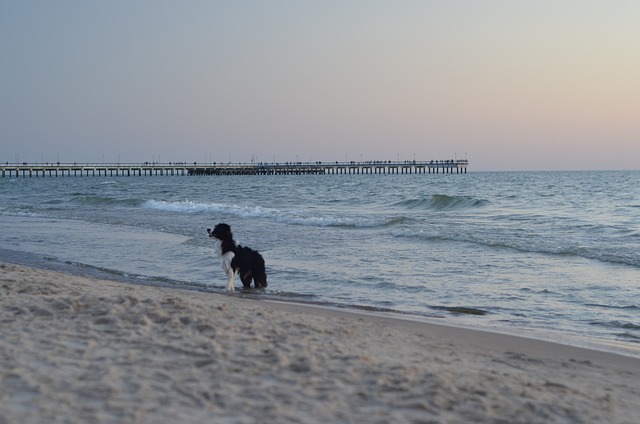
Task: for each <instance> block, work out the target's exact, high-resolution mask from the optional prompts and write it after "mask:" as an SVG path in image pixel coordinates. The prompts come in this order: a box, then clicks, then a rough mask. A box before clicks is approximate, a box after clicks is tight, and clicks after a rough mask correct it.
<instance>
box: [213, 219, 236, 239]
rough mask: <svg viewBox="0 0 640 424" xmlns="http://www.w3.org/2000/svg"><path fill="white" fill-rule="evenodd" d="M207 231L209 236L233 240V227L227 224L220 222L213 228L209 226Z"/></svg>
mask: <svg viewBox="0 0 640 424" xmlns="http://www.w3.org/2000/svg"><path fill="white" fill-rule="evenodd" d="M207 233H208V234H209V237H215V238H217V239H218V240H221V241H225V240H233V235H232V234H231V227H230V226H228V225H227V224H223V223H220V224H218V225H216V226H215V227H213V230H212V229H211V228H207Z"/></svg>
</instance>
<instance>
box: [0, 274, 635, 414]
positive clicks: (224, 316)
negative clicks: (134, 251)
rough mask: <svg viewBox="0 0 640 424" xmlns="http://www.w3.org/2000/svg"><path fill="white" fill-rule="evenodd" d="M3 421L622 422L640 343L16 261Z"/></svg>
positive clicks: (7, 306)
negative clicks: (624, 345) (629, 351)
mask: <svg viewBox="0 0 640 424" xmlns="http://www.w3.org/2000/svg"><path fill="white" fill-rule="evenodd" d="M0 271H1V272H0V274H1V277H0V293H2V296H1V297H0V303H1V305H0V314H1V316H0V319H1V320H2V327H1V328H2V330H0V332H1V334H2V338H1V339H0V346H1V349H0V355H1V359H2V364H3V366H2V369H1V374H0V377H1V380H2V385H1V386H0V424H5V423H7V424H8V423H12V422H35V423H37V422H54V423H57V422H60V423H63V422H158V421H165V422H166V421H177V420H180V421H182V422H185V423H191V422H194V423H195V422H203V421H215V422H242V423H244V422H247V423H252V422H301V423H315V422H364V421H367V422H381V423H382V422H425V421H429V420H431V421H436V422H487V423H489V422H491V423H494V422H540V423H542V422H545V423H546V422H612V423H632V422H635V420H636V419H637V416H638V415H640V378H639V377H640V359H638V358H633V357H629V356H623V355H618V354H615V353H609V352H603V351H599V350H591V349H585V348H582V347H575V346H568V345H563V344H557V343H553V342H549V341H543V340H536V339H529V338H525V337H519V336H513V335H506V334H502V333H494V332H488V331H483V330H476V329H470V328H464V327H455V326H449V325H446V324H438V323H430V322H429V323H428V322H423V321H417V320H416V321H414V320H403V319H398V318H395V317H388V316H383V315H381V314H372V313H365V312H359V311H347V310H340V309H333V308H327V307H322V306H314V305H304V304H296V303H288V302H277V301H265V300H259V299H246V298H242V297H239V296H234V295H230V296H224V295H219V294H212V293H203V292H195V291H187V290H177V289H173V288H161V287H154V286H145V285H133V284H127V283H122V282H117V281H113V280H99V279H95V278H88V277H82V276H76V275H71V274H64V273H60V272H56V271H46V270H41V269H35V268H29V267H26V266H22V265H14V264H8V263H1V262H0Z"/></svg>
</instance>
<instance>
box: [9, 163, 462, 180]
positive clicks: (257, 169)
mask: <svg viewBox="0 0 640 424" xmlns="http://www.w3.org/2000/svg"><path fill="white" fill-rule="evenodd" d="M468 165H469V161H468V160H466V159H457V160H454V159H451V160H431V161H365V162H354V161H352V162H338V161H336V162H280V163H278V162H272V163H269V162H264V163H263V162H260V163H254V162H251V163H220V162H211V163H198V162H167V163H156V162H144V163H100V164H98V163H26V162H23V163H8V162H6V163H4V164H1V165H0V173H1V174H2V177H58V176H61V177H65V176H69V177H74V176H80V177H82V176H150V175H309V174H313V175H327V174H438V173H443V174H466V173H467V166H468Z"/></svg>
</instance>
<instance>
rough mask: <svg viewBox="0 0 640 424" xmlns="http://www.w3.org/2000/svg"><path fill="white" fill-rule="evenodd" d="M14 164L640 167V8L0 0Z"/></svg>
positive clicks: (3, 107)
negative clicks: (440, 162)
mask: <svg viewBox="0 0 640 424" xmlns="http://www.w3.org/2000/svg"><path fill="white" fill-rule="evenodd" d="M0 63H1V66H0V161H2V162H5V161H9V162H14V161H16V160H19V161H20V162H23V161H29V162H36V161H37V162H40V161H41V160H44V161H49V162H55V161H57V160H59V161H61V162H74V161H76V162H102V161H106V162H116V161H118V160H120V161H121V162H141V161H151V160H156V161H157V160H161V161H163V162H169V161H172V162H173V161H189V162H193V161H197V162H204V161H223V162H227V161H229V160H231V161H233V162H238V161H240V162H249V161H251V160H252V158H253V159H254V160H257V161H268V162H271V161H273V160H274V159H275V161H278V162H283V161H295V160H300V161H308V160H309V159H311V160H312V161H335V160H345V159H347V160H356V161H358V160H361V159H362V160H388V159H398V158H399V159H400V160H413V159H414V157H415V158H416V159H417V160H431V159H454V158H458V159H460V158H465V157H466V158H468V159H469V161H470V170H471V171H473V170H548V169H559V170H564V169H640V1H637V0H627V1H625V0H602V1H592V0H551V1H547V0H540V1H518V0H504V1H493V0H477V1H471V0H469V1H464V0H443V1H438V0H433V1H428V0H416V1H402V0H389V1H377V0H363V1H346V0H341V1H332V0H323V1H305V0H291V1H284V0H283V1H278V0H273V1H266V0H265V1H244V0H230V1H212V0H203V1H162V0H153V1H129V0H127V1H119V0H109V1H86V0H77V1H67V0H56V1H48V0H43V1H36V0H25V1H11V0H0Z"/></svg>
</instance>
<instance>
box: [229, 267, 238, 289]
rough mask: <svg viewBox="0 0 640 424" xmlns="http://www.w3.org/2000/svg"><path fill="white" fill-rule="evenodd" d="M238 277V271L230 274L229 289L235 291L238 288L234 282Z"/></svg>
mask: <svg viewBox="0 0 640 424" xmlns="http://www.w3.org/2000/svg"><path fill="white" fill-rule="evenodd" d="M235 279H236V273H235V272H233V271H231V275H230V276H229V281H227V291H234V290H235V289H236V288H235V287H234V285H233V283H234V281H235Z"/></svg>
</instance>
